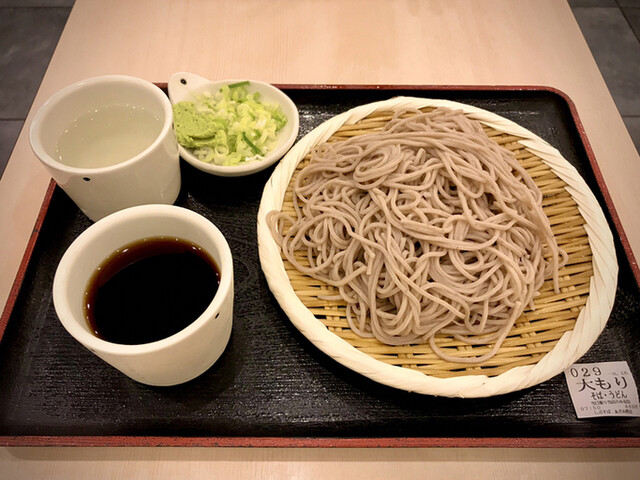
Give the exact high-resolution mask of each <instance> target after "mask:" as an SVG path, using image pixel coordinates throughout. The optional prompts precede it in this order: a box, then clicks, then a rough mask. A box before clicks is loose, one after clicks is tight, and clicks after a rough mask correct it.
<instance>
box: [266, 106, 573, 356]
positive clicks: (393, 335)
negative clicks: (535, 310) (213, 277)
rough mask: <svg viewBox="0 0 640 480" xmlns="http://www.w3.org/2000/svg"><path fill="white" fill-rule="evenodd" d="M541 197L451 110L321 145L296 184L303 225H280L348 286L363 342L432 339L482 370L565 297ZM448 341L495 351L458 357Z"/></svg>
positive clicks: (343, 293) (508, 157)
mask: <svg viewBox="0 0 640 480" xmlns="http://www.w3.org/2000/svg"><path fill="white" fill-rule="evenodd" d="M541 202H542V194H541V192H540V190H539V189H538V188H537V186H536V185H535V184H534V182H533V180H532V179H531V177H530V176H529V174H528V173H527V172H526V171H525V169H524V168H523V167H521V166H520V164H519V163H518V162H517V161H516V159H515V158H514V157H513V155H512V154H511V153H510V152H509V151H508V150H506V149H504V148H502V147H500V146H499V145H498V144H496V143H495V142H493V141H492V140H491V139H489V138H488V136H487V135H486V134H485V133H484V131H483V129H482V126H481V125H480V124H479V123H478V122H475V121H473V120H470V119H469V118H467V117H466V116H465V115H464V114H463V113H462V112H459V111H451V110H449V109H444V108H439V109H435V110H433V111H431V112H429V113H422V112H420V111H404V112H398V113H396V114H395V115H394V118H393V119H392V120H391V121H390V122H388V124H387V125H386V126H385V127H384V129H383V131H381V132H376V133H370V134H364V135H359V136H355V137H352V138H350V139H348V140H345V141H332V142H329V143H324V144H321V145H318V146H317V147H316V148H315V149H314V150H313V151H312V152H311V160H310V162H309V164H308V165H307V166H305V167H304V168H302V169H301V171H300V172H299V174H298V176H297V177H296V179H295V183H294V186H293V206H294V209H295V213H296V216H295V217H291V216H288V215H286V214H283V213H281V212H277V211H273V212H270V213H269V215H268V217H267V220H268V222H269V225H270V228H271V229H272V233H273V235H274V238H276V240H277V242H278V243H279V245H280V246H281V248H282V251H283V253H284V256H285V257H286V258H287V259H288V260H289V262H291V263H292V264H293V265H294V266H295V268H296V269H297V270H299V271H300V272H302V273H303V274H305V275H308V276H311V277H313V278H315V279H318V280H321V281H323V282H326V283H327V284H329V285H333V286H334V287H336V288H337V289H338V291H339V294H340V297H341V298H342V299H343V300H344V301H346V303H347V320H348V322H349V326H350V328H351V329H352V330H353V331H354V332H355V333H357V334H358V335H360V336H362V337H375V338H377V339H378V340H380V341H381V342H383V343H385V344H388V345H405V344H415V343H425V342H429V343H430V345H431V348H432V349H433V351H434V352H435V353H436V354H437V355H439V356H440V357H441V358H443V359H444V360H446V361H452V362H466V363H477V362H482V361H484V360H486V359H488V358H490V357H491V356H493V355H495V353H496V352H497V350H498V348H499V347H500V345H501V344H502V342H503V340H504V339H505V338H506V336H507V334H508V332H509V330H510V329H511V328H512V326H513V325H514V323H515V321H516V319H517V318H518V317H519V316H520V315H521V314H522V313H523V311H524V309H525V308H526V307H527V306H531V307H532V306H533V299H534V297H535V296H536V294H537V292H538V291H539V290H540V287H541V286H542V284H543V282H544V281H545V279H546V278H553V281H554V287H555V288H556V290H557V289H558V268H559V266H560V265H561V264H563V263H564V262H565V260H566V255H565V254H564V252H562V250H560V249H559V248H558V247H557V244H556V242H555V239H554V236H553V234H552V232H551V228H550V225H549V221H548V219H547V217H546V216H545V214H544V212H543V210H542V206H541ZM300 253H303V254H304V256H305V257H306V259H307V261H308V265H306V264H305V263H304V262H301V261H299V260H298V258H299V256H298V255H299V254H300ZM436 333H442V334H446V335H451V336H453V337H455V338H457V339H459V340H461V341H463V342H466V343H467V344H470V345H477V344H481V345H485V344H493V346H492V347H491V349H490V351H489V352H487V353H485V354H483V355H479V356H474V357H459V356H453V355H451V354H449V353H447V351H446V350H448V349H443V348H440V347H439V346H438V345H437V344H436V342H435V334H436Z"/></svg>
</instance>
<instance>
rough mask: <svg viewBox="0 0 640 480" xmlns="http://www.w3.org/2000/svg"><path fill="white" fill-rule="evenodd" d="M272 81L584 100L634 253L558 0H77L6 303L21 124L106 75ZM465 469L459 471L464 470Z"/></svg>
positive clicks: (622, 161) (608, 115)
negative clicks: (78, 85)
mask: <svg viewBox="0 0 640 480" xmlns="http://www.w3.org/2000/svg"><path fill="white" fill-rule="evenodd" d="M175 71H191V72H194V73H198V74H201V75H203V76H206V77H209V78H212V79H224V78H252V79H259V80H264V81H267V82H274V83H315V84H322V83H336V84H339V83H346V84H445V85H547V86H552V87H555V88H558V89H560V90H562V91H564V92H565V93H566V94H567V95H568V96H569V97H570V98H572V99H573V101H574V102H575V103H576V105H577V109H578V113H579V115H580V117H581V119H582V122H583V124H584V127H585V131H586V133H587V135H588V137H589V140H590V142H591V145H592V147H593V150H594V153H595V156H596V158H597V160H598V163H599V165H600V168H601V170H602V173H603V176H604V179H605V181H606V183H607V185H608V186H609V191H610V192H611V196H612V198H613V201H614V203H615V206H616V208H617V211H618V213H619V215H620V219H621V221H622V223H623V225H624V228H625V230H626V233H627V235H628V237H629V240H630V243H631V246H632V248H633V250H634V251H635V254H636V255H640V222H637V220H636V217H637V209H638V207H639V206H640V189H638V188H637V187H636V183H637V181H638V179H640V158H639V157H638V153H637V152H636V150H635V148H634V146H633V143H632V141H631V139H630V137H629V135H628V133H627V131H626V129H625V127H624V124H623V122H622V119H621V117H620V115H619V113H618V111H617V109H616V107H615V105H614V103H613V100H612V98H611V95H610V94H609V92H608V90H607V88H606V85H605V83H604V81H603V79H602V76H601V75H600V73H599V71H598V69H597V66H596V64H595V62H594V61H593V58H592V56H591V53H590V52H589V50H588V47H587V45H586V42H585V40H584V38H583V37H582V34H581V32H580V30H579V28H578V25H577V24H576V22H575V20H574V18H573V16H572V13H571V11H570V9H569V7H568V5H567V3H566V2H565V1H564V0H483V1H480V0H478V1H468V0H395V1H389V0H298V1H288V0H279V1H278V0H272V1H264V0H230V1H205V0H174V1H162V0H156V1H154V0H136V1H130V0H112V1H108V2H107V1H99V0H77V1H76V4H75V6H74V8H73V11H72V13H71V16H70V18H69V21H68V23H67V26H66V28H65V30H64V33H63V35H62V37H61V39H60V42H59V44H58V47H57V49H56V51H55V54H54V56H53V58H52V61H51V64H50V65H49V68H48V70H47V73H46V75H45V77H44V80H43V82H42V85H41V87H40V90H39V92H38V95H37V97H36V99H35V102H34V105H33V108H32V110H31V112H30V114H29V117H28V118H27V121H26V122H25V128H24V130H23V131H22V133H21V135H20V137H19V139H18V142H17V144H16V147H15V149H14V152H13V154H12V156H11V159H10V162H9V164H8V166H7V169H6V171H5V173H4V175H3V177H2V179H0V225H1V226H2V227H1V228H2V241H0V307H2V306H4V304H5V302H6V299H7V296H8V293H9V289H10V288H11V284H12V282H13V278H14V276H15V274H16V271H17V269H18V266H19V262H20V259H21V257H22V253H23V251H24V248H25V245H26V243H27V240H28V238H29V235H30V234H31V229H32V227H33V223H34V221H35V218H36V215H37V212H38V210H39V208H40V203H41V201H42V197H43V195H44V192H45V190H46V187H47V184H48V182H49V176H48V175H47V174H46V173H45V171H44V169H43V168H42V167H41V166H40V165H39V164H38V162H37V160H36V159H35V157H34V155H33V154H32V153H31V150H30V148H29V142H28V127H29V125H30V122H31V118H32V116H33V113H34V112H35V110H36V109H37V107H39V106H40V105H41V104H42V103H43V102H44V101H45V100H46V99H47V98H48V97H49V96H50V95H52V94H53V93H54V92H55V91H57V90H59V89H60V88H62V87H64V86H65V85H68V84H70V83H72V82H74V81H77V80H80V79H83V78H86V77H90V76H94V75H100V74H106V73H122V74H130V75H135V76H138V77H142V78H145V79H148V80H150V81H156V82H162V81H166V80H167V79H168V78H169V76H170V75H171V74H172V73H173V72H175ZM639 457H640V454H639V451H638V450H616V451H611V450H598V451H590V450H557V451H544V450H543V451H540V450H493V449H491V450H484V449H482V450H399V449H395V450H382V451H380V450H355V451H354V450H292V449H283V450H269V449H191V448H189V449H160V448H153V449H109V448H94V449H61V448H50V449H41V448H31V449H14V448H10V449H0V478H9V479H13V478H69V479H71V478H129V477H131V478H133V477H135V478H154V479H157V478H175V477H176V476H180V477H182V478H211V477H217V478H283V477H289V478H353V477H358V478H369V479H374V478H391V477H398V478H400V477H403V478H423V477H424V476H425V474H426V472H433V473H438V474H439V476H440V478H464V477H465V476H467V477H468V476H471V475H474V476H476V477H478V478H543V477H544V478H635V477H634V474H637V472H638V471H639V470H640V460H638V458H639ZM465 474H466V475H465Z"/></svg>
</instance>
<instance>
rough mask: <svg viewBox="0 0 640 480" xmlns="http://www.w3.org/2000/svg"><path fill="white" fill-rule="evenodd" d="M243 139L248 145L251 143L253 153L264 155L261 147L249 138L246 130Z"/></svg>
mask: <svg viewBox="0 0 640 480" xmlns="http://www.w3.org/2000/svg"><path fill="white" fill-rule="evenodd" d="M242 139H243V140H244V141H245V142H247V145H249V148H250V149H251V150H253V153H255V154H256V155H262V152H261V151H260V149H259V148H258V147H256V146H255V145H254V144H253V142H252V141H251V140H249V137H247V134H246V133H244V132H242Z"/></svg>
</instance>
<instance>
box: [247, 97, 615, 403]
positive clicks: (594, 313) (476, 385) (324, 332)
mask: <svg viewBox="0 0 640 480" xmlns="http://www.w3.org/2000/svg"><path fill="white" fill-rule="evenodd" d="M423 107H447V108H450V109H458V110H462V111H463V112H464V114H465V115H467V116H468V117H469V118H471V119H474V120H477V121H479V122H481V123H483V124H485V125H487V126H489V127H491V128H493V129H495V130H498V131H500V132H504V133H507V134H511V135H515V136H518V137H520V140H519V143H520V144H521V145H523V146H524V147H525V148H526V149H527V150H528V151H530V152H531V153H533V154H535V155H537V156H538V157H539V158H540V159H541V160H542V161H543V162H544V163H546V164H547V165H548V166H549V167H550V168H551V170H552V171H553V172H554V173H555V174H556V175H557V176H558V177H559V178H561V179H562V180H564V181H565V182H566V183H567V191H568V192H569V193H570V195H571V196H572V197H573V198H574V200H575V201H576V203H577V205H578V209H579V211H580V213H581V214H582V216H583V217H584V219H585V221H586V224H585V230H586V232H587V236H588V241H589V244H590V246H591V250H592V253H593V257H592V258H593V269H594V274H593V276H592V277H591V279H590V285H589V297H588V298H587V302H586V304H585V306H584V308H583V309H582V310H581V312H580V314H579V315H578V319H577V321H576V325H575V328H574V329H573V330H571V331H569V332H565V333H564V334H563V335H562V337H561V338H560V340H559V341H558V343H557V344H556V345H555V347H554V348H553V349H552V350H551V351H549V352H548V353H547V354H546V355H545V356H544V357H543V358H541V359H540V361H538V362H537V363H536V364H534V365H526V366H518V367H513V368H511V369H510V370H508V371H506V372H504V373H502V374H499V375H496V376H493V377H488V376H486V375H467V376H462V377H453V378H437V377H432V376H429V375H427V374H424V373H422V372H419V371H417V370H411V369H408V368H403V367H399V366H394V365H389V364H386V363H384V362H381V361H379V360H376V359H374V358H373V357H371V356H369V355H367V354H365V353H363V352H360V351H359V350H358V349H356V348H355V347H353V346H352V345H351V344H349V343H348V342H346V341H345V340H343V339H341V338H340V337H338V336H337V335H336V334H334V333H332V332H331V331H330V330H329V329H328V328H327V327H326V326H325V325H324V324H323V323H322V322H321V321H320V320H318V319H317V318H316V317H315V316H314V315H313V314H312V313H311V312H310V311H309V310H308V309H307V307H305V305H304V304H303V303H302V302H301V301H300V299H299V298H298V296H297V295H296V294H295V291H294V290H293V287H292V286H291V283H290V281H289V278H288V276H287V274H286V271H285V268H284V263H283V261H282V258H281V256H280V248H279V247H278V245H277V243H276V242H275V240H274V239H273V238H272V236H271V232H270V230H269V227H268V226H267V223H266V215H267V213H268V212H269V211H271V210H280V209H281V208H282V203H283V201H284V195H285V192H286V189H287V186H288V185H289V182H290V180H291V177H292V175H293V173H294V172H295V170H296V167H297V165H298V163H299V162H300V160H302V158H304V156H305V155H306V154H307V153H308V152H309V150H310V149H311V148H312V147H313V146H314V145H316V144H318V143H321V142H323V141H325V140H327V139H328V138H329V137H330V136H331V135H332V134H333V133H335V131H336V130H338V128H340V127H341V126H342V125H345V124H346V125H349V124H353V123H355V122H357V121H358V120H361V119H362V118H364V117H366V116H367V115H370V114H372V113H374V112H378V111H385V110H386V111H388V110H399V109H403V108H423ZM258 249H259V255H260V262H261V265H262V270H263V272H264V274H265V277H266V279H267V282H268V284H269V288H270V289H271V291H272V293H273V294H274V296H275V298H276V300H277V301H278V303H279V304H280V306H281V308H282V309H283V310H284V312H285V313H286V314H287V315H288V317H289V319H290V320H291V322H292V323H293V324H294V325H295V327H296V328H297V329H298V330H299V331H300V332H301V333H302V334H303V335H304V336H305V337H307V339H308V340H309V341H311V342H312V343H313V344H314V345H315V346H316V347H317V348H319V349H320V350H321V351H322V352H324V353H325V354H327V355H329V356H330V357H332V358H333V359H335V360H336V361H337V362H339V363H341V364H342V365H344V366H345V367H347V368H350V369H351V370H354V371H355V372H358V373H360V374H362V375H364V376H366V377H368V378H370V379H371V380H374V381H375V382H378V383H381V384H384V385H388V386H391V387H395V388H398V389H401V390H406V391H410V392H416V393H421V394H428V395H437V396H446V397H462V398H477V397H488V396H494V395H501V394H505V393H509V392H514V391H517V390H522V389H525V388H528V387H531V386H534V385H537V384H539V383H542V382H544V381H546V380H548V379H550V378H552V377H554V376H556V375H558V374H559V373H562V372H563V371H564V370H566V369H567V368H569V367H570V366H571V365H573V364H574V363H575V362H576V361H577V360H578V359H579V358H580V357H582V355H584V354H585V353H586V352H587V350H589V348H591V346H592V345H593V343H594V342H595V341H596V339H597V338H598V336H599V335H600V333H601V332H602V330H603V329H604V327H605V325H606V323H607V320H608V318H609V314H610V313H611V309H612V308H613V302H614V298H615V292H616V286H617V278H618V264H617V260H616V256H615V247H614V243H613V235H612V233H611V230H610V229H609V226H608V224H607V220H606V218H605V216H604V213H603V211H602V208H601V207H600V204H599V203H598V201H597V200H596V198H595V196H594V195H593V192H592V191H591V190H590V189H589V187H588V186H587V184H586V183H585V181H584V179H583V178H582V177H581V176H580V174H579V173H578V172H577V170H576V169H575V168H574V167H573V166H572V165H571V164H570V163H569V162H567V160H565V159H564V158H563V157H562V155H561V154H560V152H559V151H558V150H557V149H555V148H554V147H552V146H551V145H549V144H548V143H547V142H546V141H544V140H542V139H541V138H540V137H538V136H537V135H535V134H533V133H532V132H530V131H529V130H527V129H525V128H523V127H521V126H519V125H517V124H516V123H514V122H512V121H510V120H507V119H506V118H503V117H500V116H499V115H496V114H494V113H491V112H488V111H486V110H482V109H480V108H476V107H473V106H470V105H466V104H461V103H457V102H452V101H448V100H436V99H425V98H413V97H396V98H392V99H390V100H384V101H380V102H375V103H370V104H366V105H362V106H359V107H356V108H353V109H351V110H349V111H347V112H344V113H342V114H340V115H337V116H335V117H333V118H332V119H330V120H327V121H326V122H324V123H322V124H321V125H319V126H318V127H316V128H315V129H314V130H312V131H311V132H309V133H308V134H307V135H305V136H304V137H303V138H302V139H301V140H300V141H299V142H298V143H297V144H296V145H294V147H293V148H292V149H291V150H290V151H289V153H287V155H286V156H285V157H284V158H283V159H282V160H281V162H280V163H279V164H278V166H277V167H276V169H275V170H274V172H273V174H272V176H271V178H270V179H269V181H268V182H267V184H266V185H265V189H264V192H263V195H262V200H261V202H260V209H259V211H258Z"/></svg>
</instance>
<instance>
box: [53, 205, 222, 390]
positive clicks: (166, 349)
mask: <svg viewBox="0 0 640 480" xmlns="http://www.w3.org/2000/svg"><path fill="white" fill-rule="evenodd" d="M157 236H171V237H178V238H182V239H184V240H188V241H191V242H193V243H195V244H197V245H199V246H200V247H202V248H203V249H204V250H205V251H207V252H208V253H209V254H210V256H211V257H212V258H213V260H214V261H215V262H216V264H217V265H218V267H219V269H220V285H219V287H218V291H217V292H216V294H215V296H214V298H213V300H212V301H211V303H210V304H209V306H208V307H207V308H206V310H205V311H204V312H203V313H202V314H201V315H200V316H199V317H198V318H197V319H196V320H195V321H194V322H193V323H191V324H190V325H189V326H187V327H185V328H184V329H183V330H181V331H179V332H178V333H176V334H174V335H171V336H169V337H167V338H164V339H162V340H158V341H155V342H151V343H145V344H141V345H122V344H116V343H111V342H108V341H105V340H103V339H100V338H98V337H97V336H95V335H94V333H92V331H91V328H90V327H89V323H88V321H87V319H86V318H85V315H84V302H83V299H84V293H85V291H86V288H87V284H88V282H89V280H90V278H91V276H92V275H93V273H94V271H95V270H96V268H97V267H98V266H99V265H100V264H101V263H102V262H103V261H104V260H105V259H106V257H107V256H109V255H110V254H111V253H113V252H114V251H116V250H117V249H118V248H120V247H123V246H125V245H127V244H130V243H131V242H135V241H136V240H141V239H144V238H148V237H157ZM53 303H54V307H55V310H56V313H57V315H58V317H59V319H60V321H61V323H62V325H63V326H64V328H65V329H66V330H67V331H68V332H69V333H70V334H71V335H72V336H73V337H74V338H75V339H76V340H77V341H78V342H80V343H81V344H82V345H84V346H85V347H86V348H88V349H89V350H90V351H92V352H93V353H95V354H96V355H97V356H99V357H100V358H102V359H103V360H104V361H106V362H107V363H109V364H111V365H112V366H114V367H115V368H117V369H118V370H120V371H121V372H122V373H124V374H125V375H128V376H129V377H131V378H132V379H134V380H136V381H138V382H141V383H145V384H148V385H157V386H168V385H177V384H180V383H184V382H187V381H189V380H191V379H193V378H195V377H197V376H198V375H200V374H202V373H203V372H205V371H206V370H207V369H209V367H211V366H212V365H213V364H214V363H215V361H216V360H217V359H218V358H219V357H220V355H221V354H222V352H223V351H224V349H225V347H226V345H227V343H228V341H229V337H230V335H231V325H232V318H233V260H232V258H231V250H230V249H229V245H228V244H227V241H226V240H225V238H224V236H223V235H222V233H220V231H219V230H218V229H217V228H216V227H215V225H213V224H212V223H211V222H210V221H209V220H207V219H206V218H204V217H203V216H201V215H199V214H197V213H195V212H193V211H191V210H188V209H185V208H182V207H177V206H173V205H143V206H137V207H131V208H127V209H125V210H122V211H119V212H116V213H114V214H111V215H109V216H107V217H105V218H103V219H102V220H100V221H98V222H96V223H94V224H93V225H91V226H90V227H89V228H88V229H87V230H85V231H84V232H83V233H82V234H80V236H78V238H77V239H76V240H75V241H74V242H73V243H72V244H71V246H70V247H69V248H68V249H67V251H66V252H65V254H64V255H63V257H62V260H61V261H60V263H59V265H58V269H57V270H56V274H55V277H54V281H53Z"/></svg>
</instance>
